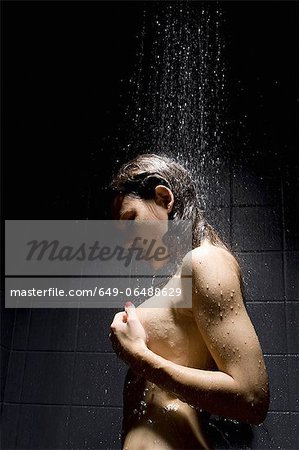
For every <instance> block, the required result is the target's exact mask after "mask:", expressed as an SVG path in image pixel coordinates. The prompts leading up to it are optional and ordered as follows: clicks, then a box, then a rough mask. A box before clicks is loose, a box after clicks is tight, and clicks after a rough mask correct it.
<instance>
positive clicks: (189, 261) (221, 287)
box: [182, 243, 242, 304]
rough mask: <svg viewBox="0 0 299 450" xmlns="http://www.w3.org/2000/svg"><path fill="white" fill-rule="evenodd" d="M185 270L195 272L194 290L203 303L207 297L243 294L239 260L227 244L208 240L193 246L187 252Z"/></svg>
mask: <svg viewBox="0 0 299 450" xmlns="http://www.w3.org/2000/svg"><path fill="white" fill-rule="evenodd" d="M182 271H183V272H188V273H189V274H191V273H192V286H193V291H194V293H195V294H196V296H197V297H200V298H201V299H202V300H203V304H204V303H205V299H209V302H211V300H212V299H214V300H215V301H216V300H217V303H219V301H220V302H222V301H223V299H224V298H228V297H230V296H231V295H232V294H233V297H234V298H239V299H240V297H242V294H241V274H240V268H239V264H238V262H237V260H236V258H235V257H234V256H233V255H232V254H231V253H230V252H229V251H228V250H226V249H225V248H221V247H216V246H214V245H212V244H209V243H205V244H204V245H201V246H200V247H197V248H195V249H193V250H192V251H191V252H189V253H188V254H187V255H186V257H185V260H184V262H183V269H182ZM207 301H208V300H207Z"/></svg>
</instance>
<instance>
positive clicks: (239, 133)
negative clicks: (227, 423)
mask: <svg viewBox="0 0 299 450" xmlns="http://www.w3.org/2000/svg"><path fill="white" fill-rule="evenodd" d="M1 7H2V56H3V62H2V81H3V85H2V87H3V90H2V95H3V106H2V107H3V111H2V112H3V116H2V122H3V126H2V132H3V133H2V144H3V149H4V152H3V161H2V167H3V168H4V170H3V176H4V186H5V195H4V198H3V201H4V203H3V213H4V214H3V216H4V217H5V218H6V219H40V218H45V219H54V218H56V219H67V218H70V219H71V218H82V219H84V218H91V217H92V218H98V219H100V218H101V217H102V214H103V211H102V208H101V206H102V198H101V196H100V192H99V190H100V188H101V187H102V186H104V185H105V184H106V183H107V180H108V178H109V174H110V172H111V170H112V168H113V167H114V166H115V162H116V159H117V158H120V159H121V158H122V157H124V155H123V153H122V150H121V144H120V145H119V147H118V146H117V139H118V138H119V139H120V142H121V136H122V134H123V133H125V130H120V129H119V128H120V125H119V124H121V123H122V120H123V114H124V110H125V100H124V99H126V92H127V86H128V79H129V78H130V76H131V74H132V72H133V68H134V64H136V56H135V55H136V48H137V46H138V45H139V40H138V38H136V36H137V35H138V33H139V30H140V27H141V23H142V16H143V10H144V7H145V4H143V3H141V2H109V3H108V2H90V3H87V2H85V3H84V4H83V3H81V2H66V3H62V2H59V3H58V2H50V3H47V2H32V3H29V2H20V3H18V2H3V3H2V5H1ZM222 8H223V11H224V15H225V18H226V25H225V29H226V37H227V47H226V53H225V55H226V58H227V63H228V67H229V70H228V86H227V89H228V102H229V105H228V109H227V121H228V123H229V124H230V128H229V131H228V137H227V142H228V144H229V149H230V158H229V160H228V162H227V164H226V166H225V168H224V169H223V171H222V174H221V176H220V177H218V180H217V195H215V191H213V182H215V184H216V180H215V179H214V178H211V183H210V186H211V189H210V190H209V192H208V194H207V196H208V202H207V205H208V208H207V212H206V213H207V216H208V218H209V219H210V221H211V222H212V223H213V224H214V225H215V227H216V228H217V229H219V230H220V232H221V233H222V235H223V236H224V238H225V239H226V241H227V242H228V243H229V244H230V246H231V248H232V250H233V251H234V253H235V254H236V256H237V257H238V259H239V261H240V264H241V267H242V269H243V274H244V280H245V291H246V292H245V293H246V300H247V305H248V311H249V313H250V316H251V317H252V320H253V323H254V325H255V327H256V330H257V334H258V336H259V337H260V340H261V344H262V348H263V351H264V353H265V359H266V363H267V366H268V369H269V374H270V383H271V405H270V412H269V414H268V417H267V419H266V421H265V424H264V426H262V427H254V429H253V439H252V442H251V444H250V447H252V448H254V449H261V448H271V449H272V448H273V449H277V448H288V449H295V448H299V442H298V425H297V424H298V408H299V404H298V389H297V387H296V380H297V379H298V372H299V371H298V361H299V354H298V334H297V327H298V315H299V310H298V301H299V286H298V279H299V277H298V262H299V237H298V220H297V219H298V195H297V193H298V173H299V172H298V156H297V153H296V151H297V149H296V148H295V98H296V92H295V3H293V2H265V3H263V2H249V3H245V2H244V3H243V2H242V3H241V2H223V3H222ZM211 176H212V175H211ZM114 314H115V310H109V309H107V310H103V309H99V310H97V309H95V310H92V309H89V310H87V309H80V310H79V309H72V310H63V309H60V310H59V309H57V310H54V309H51V310H38V309H32V310H25V309H18V310H9V309H5V308H4V299H3V298H2V300H1V322H2V334H1V364H2V370H1V393H2V396H1V409H2V413H3V424H4V433H3V435H2V448H4V449H9V448H11V449H13V448H18V449H21V448H22V449H29V448H30V449H35V448H47V449H49V448H53V449H54V448H55V449H58V448H59V449H63V448H78V449H83V448H86V449H87V448H90V449H93V448H94V449H95V448H104V449H107V448H120V439H119V433H120V427H121V417H122V408H121V407H122V385H123V380H124V376H125V373H126V366H125V365H124V364H123V363H122V362H121V361H119V360H118V359H117V357H116V356H115V355H114V354H113V352H112V349H111V346H110V342H109V340H108V332H109V325H110V323H111V321H112V318H113V315H114ZM232 445H233V444H232ZM238 445H239V447H240V444H236V446H237V448H239V447H238Z"/></svg>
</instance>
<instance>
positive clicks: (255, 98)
mask: <svg viewBox="0 0 299 450" xmlns="http://www.w3.org/2000/svg"><path fill="white" fill-rule="evenodd" d="M193 3H194V2H193ZM149 4H152V2H139V1H138V2H127V1H125V2H116V1H112V2H103V1H101V2H84V3H83V2H54V1H53V2H43V1H40V2H3V3H2V57H3V61H2V88H3V90H2V92H3V98H2V139H3V141H2V143H3V147H2V148H3V153H4V156H3V164H2V167H3V168H4V187H5V199H4V200H5V203H4V205H5V208H4V215H5V217H6V218H7V219H8V218H9V219H37V218H48V219H54V218H57V219H63V218H89V217H93V218H100V217H101V199H100V197H97V189H98V188H99V187H101V186H104V185H105V184H106V183H107V181H108V179H109V175H110V173H111V170H112V167H113V165H114V163H115V158H116V155H117V153H118V152H121V136H122V135H123V134H124V133H125V132H126V130H125V129H123V128H122V126H123V125H122V124H123V114H124V108H125V102H126V101H127V100H128V97H126V90H127V87H128V80H129V78H130V77H131V76H132V74H133V72H134V65H135V64H136V52H137V48H138V46H139V42H138V39H139V38H138V33H139V32H140V28H141V24H142V14H143V10H144V8H149ZM199 5H200V4H199ZM221 7H222V9H223V12H224V17H225V23H224V30H225V35H226V36H225V40H226V49H225V59H226V64H227V67H228V72H227V79H228V85H227V93H228V100H229V101H228V110H227V119H228V121H229V122H230V123H231V124H233V128H232V131H231V132H232V135H233V136H234V139H233V141H232V143H231V146H232V149H233V152H235V153H238V152H240V149H241V148H242V149H243V150H242V151H244V150H246V148H247V150H246V151H248V152H251V151H252V149H253V148H256V147H259V148H261V149H262V152H264V154H265V155H266V156H267V155H268V156H269V161H270V160H271V164H273V165H281V164H282V165H283V164H284V161H283V162H282V161H281V157H282V155H283V158H285V155H286V154H287V159H289V160H292V159H294V158H295V153H294V152H295V145H294V126H295V95H296V94H295V59H296V57H295V55H296V49H295V42H296V36H295V3H294V2H221ZM111 136H112V139H114V141H113V142H114V146H113V148H112V146H111ZM118 138H119V139H120V146H119V150H117V146H115V142H117V139H118ZM115 139H116V140H115ZM152 150H153V151H154V149H152ZM268 156H267V158H268ZM267 158H266V163H267Z"/></svg>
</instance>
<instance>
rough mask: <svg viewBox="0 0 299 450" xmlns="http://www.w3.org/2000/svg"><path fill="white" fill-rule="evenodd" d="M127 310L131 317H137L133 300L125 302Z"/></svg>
mask: <svg viewBox="0 0 299 450" xmlns="http://www.w3.org/2000/svg"><path fill="white" fill-rule="evenodd" d="M125 311H126V313H127V314H128V318H129V319H133V318H134V319H135V318H137V313H136V308H135V306H134V305H133V303H132V302H127V303H126V304H125Z"/></svg>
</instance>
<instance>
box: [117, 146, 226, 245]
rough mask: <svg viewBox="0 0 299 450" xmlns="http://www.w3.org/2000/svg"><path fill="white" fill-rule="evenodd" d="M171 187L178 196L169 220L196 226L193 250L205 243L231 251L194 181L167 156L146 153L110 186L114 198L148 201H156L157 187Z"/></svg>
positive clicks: (125, 167) (123, 166)
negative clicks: (202, 204)
mask: <svg viewBox="0 0 299 450" xmlns="http://www.w3.org/2000/svg"><path fill="white" fill-rule="evenodd" d="M161 184H162V185H164V186H167V187H168V188H169V189H170V190H171V191H172V193H173V195H174V204H173V208H172V210H171V212H170V213H169V216H168V218H169V219H170V220H173V221H181V220H189V221H191V222H192V248H196V247H199V246H200V245H201V243H202V242H203V241H204V240H208V241H209V242H210V243H211V244H213V245H215V246H218V247H222V248H225V249H227V246H226V245H225V244H224V243H223V241H222V240H221V239H220V237H219V236H218V234H217V233H216V231H215V230H214V228H213V227H212V226H211V225H210V224H209V223H208V222H207V221H206V219H205V218H204V215H203V211H202V209H201V208H200V203H199V199H198V196H197V192H196V188H195V184H194V181H193V180H192V177H191V175H190V173H189V172H188V171H187V170H186V169H185V168H184V167H183V166H182V165H181V164H179V163H177V162H176V161H174V160H172V159H170V158H169V157H166V156H160V155H156V154H154V153H146V154H142V155H139V156H137V157H136V158H134V159H132V160H131V161H129V162H127V163H125V164H123V165H122V166H121V168H120V169H119V170H118V172H117V173H116V175H115V176H114V178H113V180H112V182H111V183H110V186H109V188H110V192H111V193H112V195H117V194H118V193H120V194H123V195H128V196H132V197H135V198H140V199H144V200H149V199H154V195H155V187H156V186H158V185H161Z"/></svg>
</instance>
